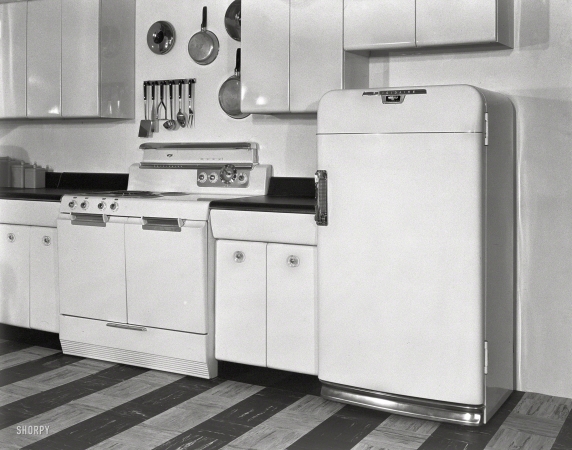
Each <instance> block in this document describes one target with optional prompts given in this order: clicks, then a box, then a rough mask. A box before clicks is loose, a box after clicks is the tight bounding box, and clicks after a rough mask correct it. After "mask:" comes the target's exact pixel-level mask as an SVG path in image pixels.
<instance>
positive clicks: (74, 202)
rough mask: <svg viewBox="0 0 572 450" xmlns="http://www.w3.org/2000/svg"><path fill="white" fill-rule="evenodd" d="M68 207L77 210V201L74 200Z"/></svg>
mask: <svg viewBox="0 0 572 450" xmlns="http://www.w3.org/2000/svg"><path fill="white" fill-rule="evenodd" d="M68 206H69V208H70V209H75V208H76V207H77V202H76V201H75V200H72V201H71V202H69V203H68Z"/></svg>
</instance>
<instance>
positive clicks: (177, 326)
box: [125, 218, 207, 334]
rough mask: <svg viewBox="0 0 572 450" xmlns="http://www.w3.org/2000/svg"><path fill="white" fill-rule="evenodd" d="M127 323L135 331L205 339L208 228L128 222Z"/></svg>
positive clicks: (157, 221) (167, 221) (149, 220)
mask: <svg viewBox="0 0 572 450" xmlns="http://www.w3.org/2000/svg"><path fill="white" fill-rule="evenodd" d="M125 252H126V266H125V267H126V277H127V317H128V322H129V323H130V324H134V325H146V326H150V327H156V328H164V329H170V330H178V331H187V332H192V333H201V334H206V333H207V222H203V221H190V220H187V221H182V220H180V219H161V218H142V219H140V218H137V219H135V218H130V219H129V220H128V223H127V224H126V226H125Z"/></svg>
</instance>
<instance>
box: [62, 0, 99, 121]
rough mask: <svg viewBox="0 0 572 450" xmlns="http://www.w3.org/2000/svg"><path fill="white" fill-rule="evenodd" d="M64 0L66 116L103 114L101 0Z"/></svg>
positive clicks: (63, 96)
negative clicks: (101, 107)
mask: <svg viewBox="0 0 572 450" xmlns="http://www.w3.org/2000/svg"><path fill="white" fill-rule="evenodd" d="M61 2H62V116H63V117H89V116H99V89H100V86H99V73H100V72H99V25H100V20H99V18H100V15H99V12H100V0H61Z"/></svg>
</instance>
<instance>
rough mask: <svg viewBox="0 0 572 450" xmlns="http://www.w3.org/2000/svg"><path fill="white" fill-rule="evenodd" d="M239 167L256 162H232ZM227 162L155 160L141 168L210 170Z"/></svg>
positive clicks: (142, 164) (142, 163) (242, 167)
mask: <svg viewBox="0 0 572 450" xmlns="http://www.w3.org/2000/svg"><path fill="white" fill-rule="evenodd" d="M232 164H233V165H234V166H235V167H236V168H237V169H252V168H253V167H254V165H255V164H250V163H236V162H234V163H232ZM225 165H226V163H213V164H204V163H202V164H198V163H179V162H177V163H155V162H141V163H139V168H141V169H197V170H200V169H204V170H209V169H211V170H212V169H213V168H222V167H223V166H225Z"/></svg>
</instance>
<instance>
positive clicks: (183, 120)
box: [177, 80, 187, 128]
mask: <svg viewBox="0 0 572 450" xmlns="http://www.w3.org/2000/svg"><path fill="white" fill-rule="evenodd" d="M182 97H183V80H179V112H178V113H177V122H179V125H181V128H185V125H186V124H187V116H185V113H184V112H183V102H182Z"/></svg>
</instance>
